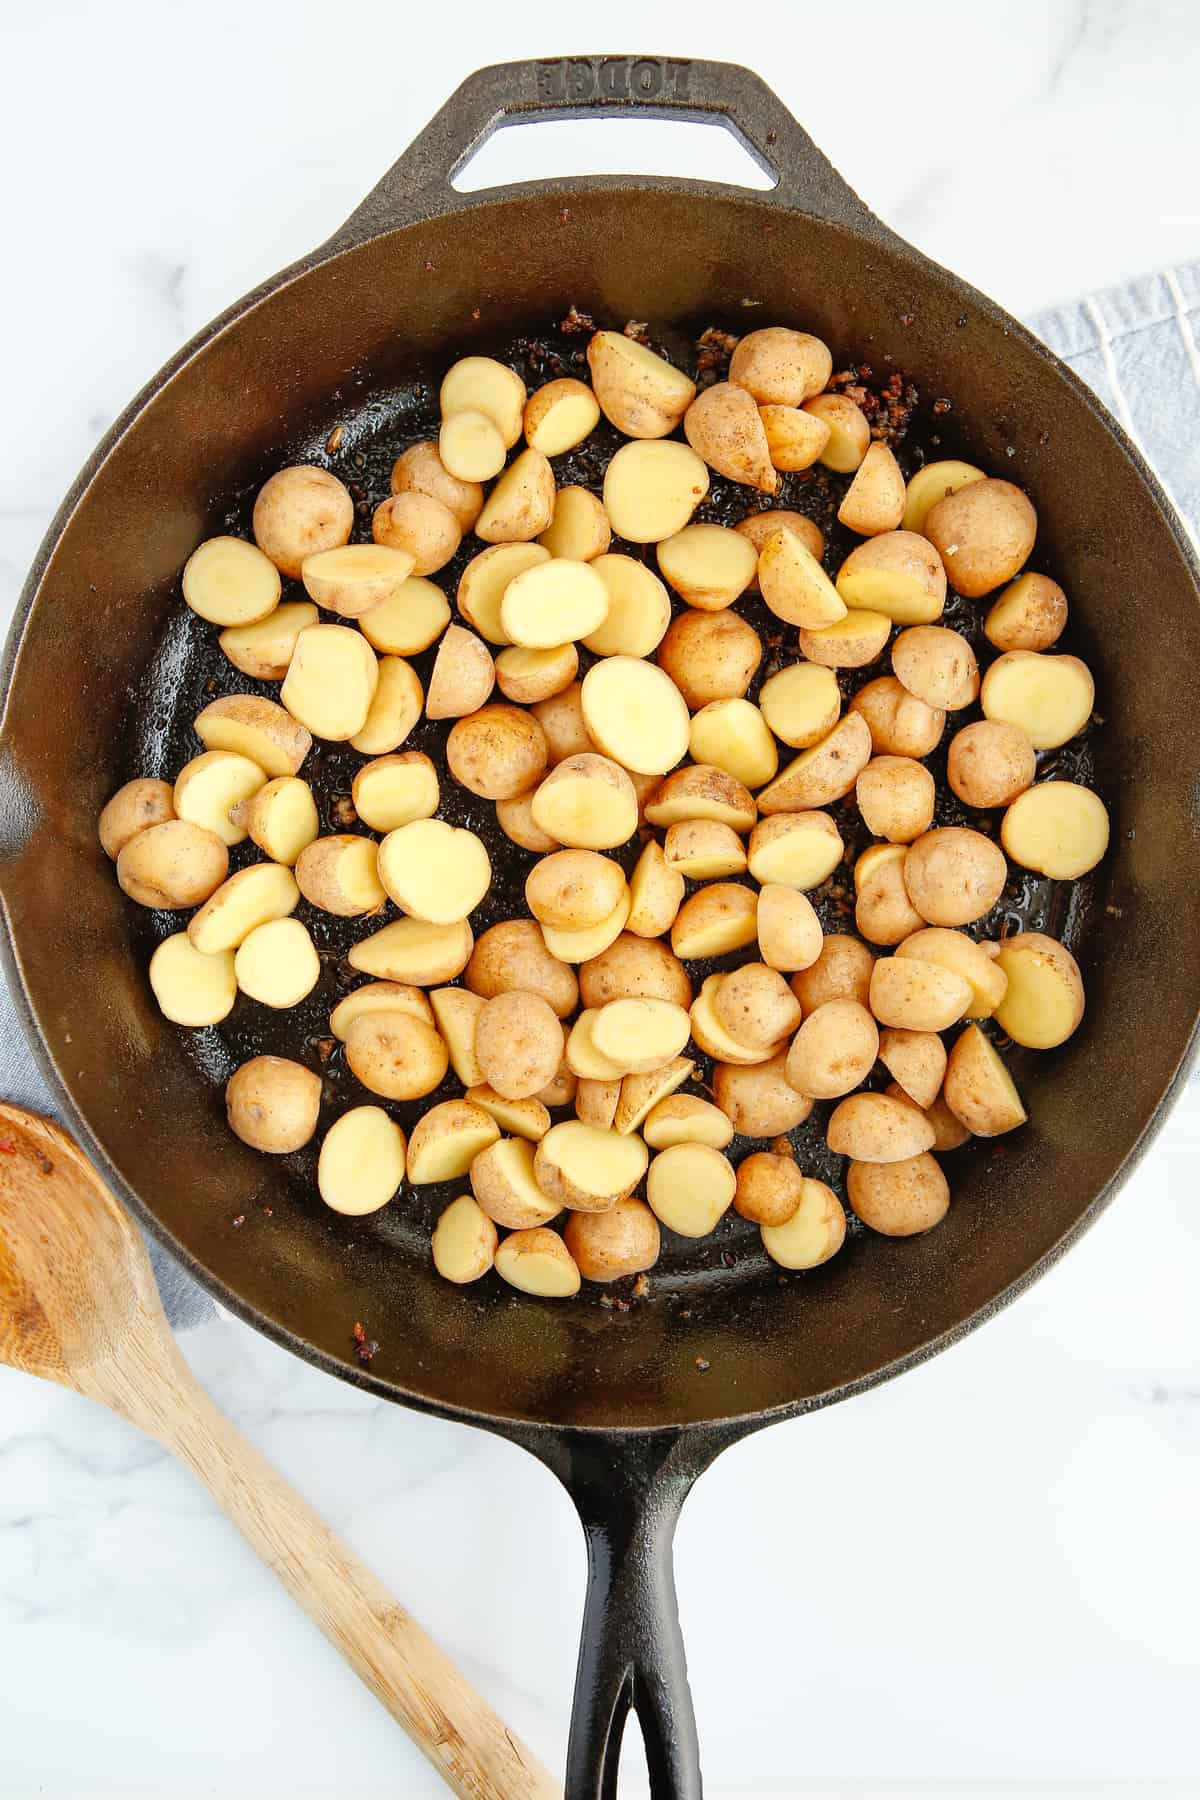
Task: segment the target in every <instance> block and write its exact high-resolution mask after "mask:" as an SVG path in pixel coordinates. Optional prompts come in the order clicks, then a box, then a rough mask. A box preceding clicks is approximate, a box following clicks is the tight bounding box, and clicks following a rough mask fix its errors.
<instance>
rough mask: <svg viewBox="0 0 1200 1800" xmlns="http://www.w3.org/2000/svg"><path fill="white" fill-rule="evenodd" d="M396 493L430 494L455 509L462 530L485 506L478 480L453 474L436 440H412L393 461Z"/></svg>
mask: <svg viewBox="0 0 1200 1800" xmlns="http://www.w3.org/2000/svg"><path fill="white" fill-rule="evenodd" d="M392 492H393V494H428V495H429V497H430V499H432V500H440V501H441V503H442V505H443V506H444V507H446V508H447V509H448V510H449V511H450V512H451V513H453V515H454V518H455V521H456V522H457V525H458V529H459V531H460V532H463V531H470V529H471V527H472V525H474V523H475V521H476V519H477V518H478V517H479V514H480V511H481V510H482V507H483V488H482V487H481V485H480V484H479V482H478V481H460V479H459V478H458V476H457V475H452V474H451V473H450V471H449V469H448V468H447V467H446V465H445V463H444V462H443V461H442V459H441V456H440V455H439V453H438V447H437V445H436V444H434V443H425V444H413V445H412V446H411V448H410V449H408V450H405V451H403V452H402V454H401V455H400V456H398V457H397V458H396V460H395V462H394V463H393V464H392Z"/></svg>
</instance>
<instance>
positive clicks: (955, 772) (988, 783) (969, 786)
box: [946, 719, 1037, 810]
mask: <svg viewBox="0 0 1200 1800" xmlns="http://www.w3.org/2000/svg"><path fill="white" fill-rule="evenodd" d="M1036 772H1037V752H1036V751H1035V750H1034V747H1033V745H1032V744H1031V743H1030V741H1029V739H1028V738H1027V737H1026V736H1025V733H1024V732H1023V731H1020V730H1018V728H1017V727H1016V726H1015V725H1007V724H1005V723H1004V722H1003V721H1002V720H1000V719H977V720H976V721H975V722H974V724H972V725H964V726H963V728H962V730H961V731H956V732H955V734H954V736H953V737H952V738H951V740H950V749H949V753H948V755H947V757H946V779H947V781H948V782H949V783H950V786H951V788H952V789H953V790H954V792H955V793H956V794H957V795H958V797H959V799H960V800H961V801H962V802H963V804H964V805H966V806H974V807H978V808H979V809H980V810H984V809H986V808H988V807H993V806H1010V805H1011V804H1012V802H1013V801H1014V800H1015V799H1016V798H1017V795H1018V794H1023V793H1024V792H1025V789H1026V788H1028V787H1032V786H1033V778H1034V775H1035V774H1036Z"/></svg>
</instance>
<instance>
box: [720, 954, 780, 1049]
mask: <svg viewBox="0 0 1200 1800" xmlns="http://www.w3.org/2000/svg"><path fill="white" fill-rule="evenodd" d="M713 1011H714V1013H715V1014H716V1016H717V1019H718V1021H719V1023H720V1024H721V1025H722V1026H723V1027H724V1029H725V1030H726V1031H727V1032H728V1033H729V1035H730V1037H731V1038H733V1040H734V1041H735V1043H738V1044H744V1045H745V1047H746V1048H747V1049H749V1050H762V1049H765V1048H766V1047H767V1045H769V1044H774V1043H776V1042H777V1041H778V1040H779V1039H780V1038H781V1037H787V1036H788V1035H789V1034H790V1033H791V1032H793V1031H795V1029H796V1027H797V1026H798V1025H799V1023H800V1018H801V1010H800V1002H799V1001H798V1000H797V999H796V996H795V995H794V994H793V993H792V990H791V988H790V987H789V986H788V984H787V982H786V981H785V980H784V979H783V976H782V975H781V974H779V972H778V970H776V969H770V968H768V967H767V965H766V964H765V963H743V964H742V966H741V968H740V969H731V970H730V971H729V973H728V974H726V975H722V976H721V977H720V979H719V980H718V981H717V983H716V986H715V988H714V991H713Z"/></svg>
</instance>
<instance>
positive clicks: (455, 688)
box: [425, 625, 496, 719]
mask: <svg viewBox="0 0 1200 1800" xmlns="http://www.w3.org/2000/svg"><path fill="white" fill-rule="evenodd" d="M495 684H496V665H495V663H494V662H493V661H492V653H491V651H490V650H489V649H488V647H487V645H486V644H484V643H482V642H481V641H480V640H479V638H477V637H476V636H475V634H474V632H473V631H465V630H464V629H463V627H462V626H461V625H450V626H447V628H446V631H445V633H444V634H443V637H442V641H441V643H440V644H439V645H438V653H437V657H436V658H435V660H434V665H433V672H432V673H431V675H430V677H429V693H428V695H427V696H426V699H425V716H426V718H428V719H465V718H466V716H467V714H468V713H473V712H478V711H479V709H480V707H481V706H484V705H485V704H486V703H487V701H488V700H489V699H490V698H491V692H492V689H493V687H494V686H495Z"/></svg>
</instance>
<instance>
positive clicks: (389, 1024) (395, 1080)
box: [345, 1012, 450, 1100]
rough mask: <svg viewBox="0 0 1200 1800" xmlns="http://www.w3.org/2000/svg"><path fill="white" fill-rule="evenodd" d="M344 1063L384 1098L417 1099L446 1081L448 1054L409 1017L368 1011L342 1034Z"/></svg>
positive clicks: (422, 1025) (431, 1032) (426, 1027)
mask: <svg viewBox="0 0 1200 1800" xmlns="http://www.w3.org/2000/svg"><path fill="white" fill-rule="evenodd" d="M345 1043H346V1061H347V1062H348V1063H349V1065H350V1067H351V1069H352V1070H353V1071H354V1074H355V1075H356V1076H357V1078H358V1080H359V1081H361V1082H362V1084H363V1086H364V1087H365V1088H369V1089H370V1091H371V1092H372V1093H373V1094H380V1095H382V1097H383V1098H384V1099H385V1100H419V1099H421V1098H422V1097H423V1096H424V1095H425V1094H431V1093H432V1092H433V1090H434V1088H436V1087H437V1086H438V1085H439V1083H440V1082H441V1081H442V1080H443V1079H444V1078H445V1074H446V1070H447V1069H448V1068H449V1066H450V1054H449V1051H448V1050H447V1049H446V1046H445V1044H444V1043H443V1042H442V1039H441V1038H440V1037H439V1036H438V1033H437V1032H436V1031H435V1030H434V1029H433V1027H432V1026H431V1025H427V1024H425V1022H424V1021H423V1020H422V1019H417V1018H414V1017H413V1016H412V1015H411V1014H409V1013H399V1012H396V1013H390V1012H367V1013H360V1014H359V1016H358V1018H356V1019H354V1020H352V1021H351V1024H350V1026H349V1029H348V1030H347V1032H346V1039H345Z"/></svg>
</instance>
